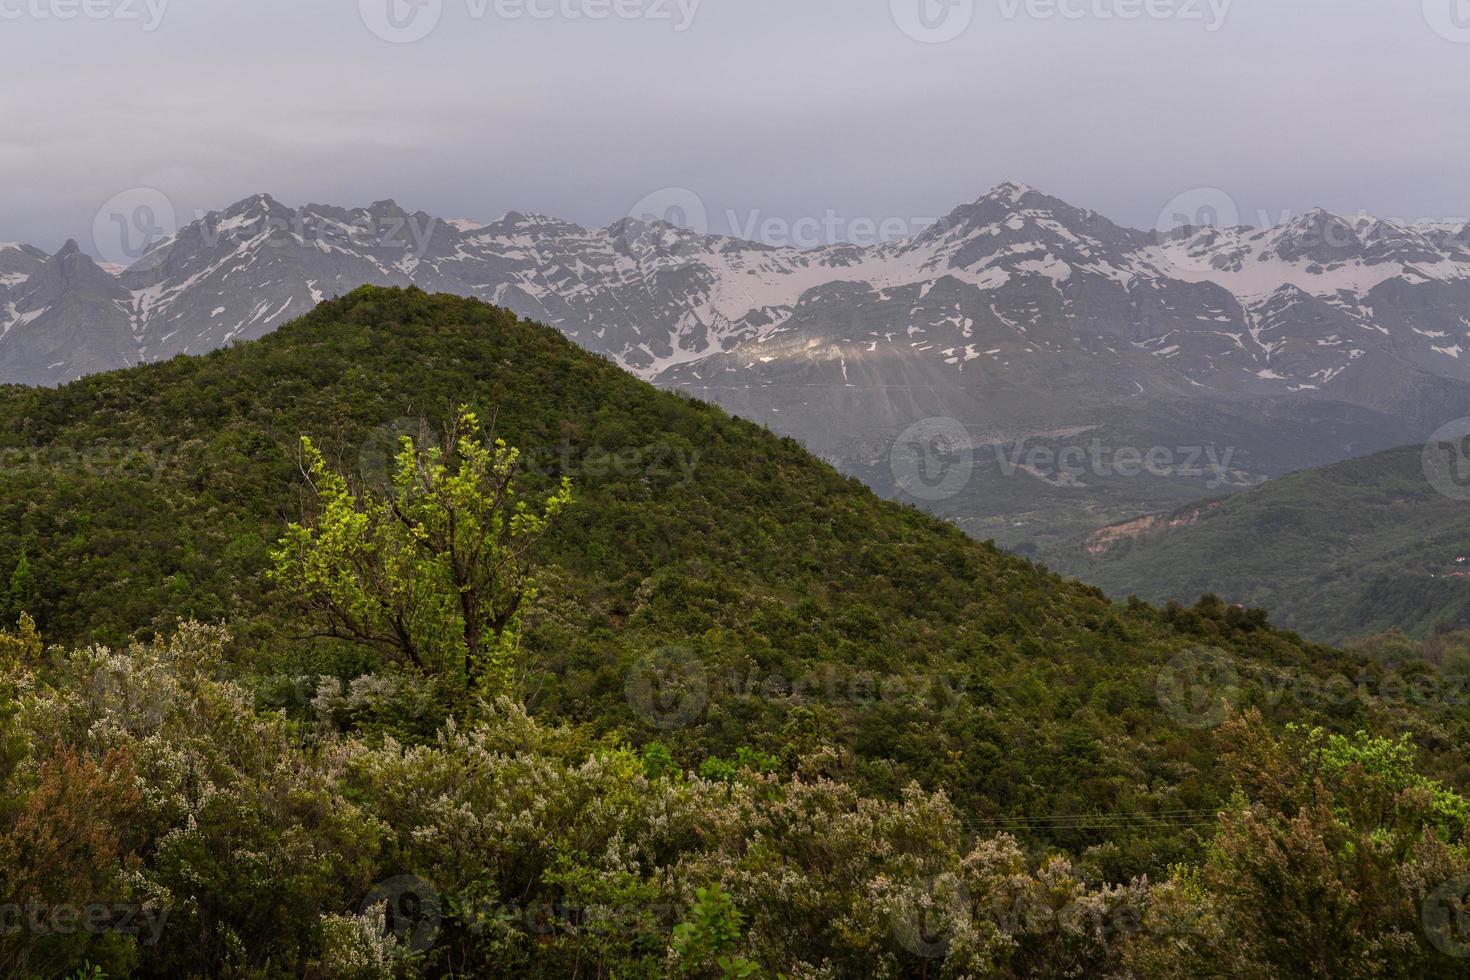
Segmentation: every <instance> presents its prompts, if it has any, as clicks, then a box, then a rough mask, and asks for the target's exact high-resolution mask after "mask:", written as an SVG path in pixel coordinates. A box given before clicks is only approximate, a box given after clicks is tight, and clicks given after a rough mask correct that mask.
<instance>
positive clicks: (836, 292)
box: [0, 181, 1470, 393]
mask: <svg viewBox="0 0 1470 980" xmlns="http://www.w3.org/2000/svg"><path fill="white" fill-rule="evenodd" d="M33 252H34V250H31V252H26V251H22V250H0V290H3V291H0V324H3V323H4V322H7V321H8V322H11V323H12V324H13V323H14V322H16V321H17V319H18V317H19V316H20V315H21V314H22V312H23V310H22V306H21V303H22V302H26V303H29V304H32V305H31V306H27V307H26V309H34V308H41V307H43V306H44V307H47V308H49V307H50V306H52V305H54V304H53V303H51V302H50V300H51V299H55V298H56V296H55V294H58V293H66V292H71V293H75V294H76V295H78V296H83V295H85V296H88V297H90V298H89V299H88V301H87V304H83V305H84V306H87V305H88V304H90V305H89V306H88V309H89V310H90V312H88V313H86V314H85V315H83V314H80V313H73V314H71V315H73V316H76V317H81V319H82V320H89V321H90V322H111V318H112V317H113V316H115V315H116V313H117V311H118V310H121V311H123V313H124V314H125V315H126V318H127V321H128V325H129V326H128V329H129V331H130V336H131V338H132V341H131V342H132V344H133V348H132V351H131V354H130V355H129V356H130V357H132V358H134V359H138V360H154V359H159V358H165V357H171V356H173V355H175V354H178V353H198V352H200V351H203V350H208V349H210V348H213V347H218V346H222V345H224V344H228V343H231V342H233V341H235V340H239V339H249V338H253V337H256V336H260V335H261V334H263V333H265V332H268V331H269V330H271V329H273V328H274V327H275V326H277V325H278V324H280V323H282V322H284V321H286V320H289V319H291V318H293V317H296V316H300V315H302V314H304V313H305V312H307V311H308V310H309V309H311V307H312V306H314V305H315V304H316V303H318V302H321V301H322V300H323V299H325V298H327V297H330V296H336V295H341V294H343V293H346V292H348V291H350V290H351V289H353V288H355V287H356V286H358V285H362V284H364V283H372V284H377V285H409V284H414V285H418V286H420V287H422V288H424V289H426V290H431V291H443V292H452V293H458V294H461V295H469V296H475V297H478V298H480V299H484V300H486V301H488V302H493V303H497V304H500V305H503V306H507V307H509V308H511V309H513V310H514V311H516V312H517V313H519V314H521V315H524V316H527V317H532V318H535V319H538V320H541V321H543V322H546V323H550V324H552V325H555V326H557V327H559V328H560V329H561V330H563V332H565V333H566V334H567V335H568V336H570V337H571V338H573V339H574V340H576V341H577V342H578V343H580V344H582V345H583V346H586V347H588V348H590V349H592V350H594V351H597V352H598V353H601V354H604V355H606V356H608V357H610V358H612V359H614V360H616V361H617V362H618V363H620V364H622V365H623V366H624V367H626V368H628V369H629V370H632V371H634V372H637V373H639V374H640V375H642V376H644V377H648V378H653V379H662V378H668V377H671V376H674V375H680V376H684V375H688V374H689V373H690V372H693V371H696V370H698V371H703V370H704V369H703V368H701V367H699V365H702V364H706V363H707V364H709V365H711V367H710V369H709V370H710V371H715V372H718V373H719V374H720V376H721V378H722V380H726V381H729V383H732V384H740V383H747V381H746V378H745V376H746V375H749V377H751V378H757V377H761V376H764V375H765V374H769V373H770V372H771V371H775V370H776V366H777V365H781V364H783V363H786V359H788V358H793V357H794V358H798V359H801V358H804V357H806V356H807V354H805V353H803V352H805V351H808V350H811V351H818V350H820V351H825V352H827V354H826V355H824V356H825V357H827V358H828V360H827V361H823V362H822V363H823V364H827V363H829V362H830V363H833V364H836V363H839V362H840V363H843V364H847V365H848V367H849V369H850V370H849V374H848V376H846V377H842V379H841V380H840V381H837V382H835V383H840V384H850V383H854V382H853V380H852V374H851V371H853V370H856V368H855V366H854V365H855V364H856V363H857V361H858V360H860V359H861V357H860V356H859V355H861V356H863V357H867V358H868V359H870V360H871V359H872V358H876V357H879V356H880V355H882V356H887V357H892V356H898V355H902V357H903V358H918V359H920V360H926V359H927V360H928V361H932V362H933V363H934V364H935V365H937V366H938V369H939V370H941V371H943V372H950V373H952V375H953V376H954V377H956V378H958V377H960V376H962V375H963V377H964V378H966V379H969V378H971V377H975V376H977V375H978V374H979V373H981V372H983V371H987V370H996V371H1005V370H1024V369H1025V365H1026V364H1027V363H1028V360H1034V359H1035V358H1039V357H1058V356H1066V354H1067V352H1076V353H1079V354H1081V355H1084V356H1086V357H1087V358H1089V359H1092V362H1093V363H1100V361H1099V360H1098V359H1116V360H1117V364H1118V370H1119V371H1122V372H1123V373H1125V374H1130V376H1131V381H1123V382H1119V383H1120V384H1121V385H1122V386H1123V387H1124V388H1125V389H1127V390H1132V391H1134V392H1137V391H1138V390H1140V387H1141V388H1142V389H1144V390H1151V389H1162V390H1171V389H1175V388H1177V389H1180V390H1186V391H1193V390H1196V389H1200V388H1205V389H1210V390H1212V391H1215V392H1220V393H1229V392H1234V391H1249V392H1255V393H1259V392H1262V391H1267V392H1269V391H1276V390H1297V389H1300V390H1310V389H1311V388H1312V387H1313V386H1315V387H1317V388H1320V387H1323V386H1324V385H1325V384H1327V383H1328V382H1331V381H1332V380H1333V379H1334V378H1336V377H1337V376H1338V374H1340V373H1343V372H1348V373H1349V374H1351V372H1352V371H1356V370H1359V368H1358V367H1357V366H1355V363H1356V362H1354V361H1353V360H1352V358H1354V357H1359V358H1363V359H1364V360H1363V363H1366V361H1367V360H1368V358H1367V355H1366V354H1362V353H1360V354H1359V355H1352V353H1351V352H1352V351H1360V352H1369V353H1371V352H1374V351H1379V352H1382V353H1384V354H1385V356H1390V357H1398V358H1400V359H1403V360H1405V361H1408V362H1412V363H1413V364H1414V366H1415V367H1414V369H1415V370H1425V371H1429V372H1430V373H1443V374H1446V375H1448V376H1452V377H1459V376H1460V374H1461V373H1464V372H1466V370H1467V368H1470V358H1465V362H1464V363H1463V364H1462V363H1461V362H1460V359H1459V358H1458V357H1456V356H1452V355H1451V354H1447V353H1444V352H1445V351H1455V350H1457V349H1460V348H1467V349H1470V319H1466V317H1467V315H1470V302H1467V301H1466V300H1465V299H1464V297H1465V294H1466V290H1467V289H1470V230H1467V229H1466V228H1465V226H1463V225H1442V226H1434V227H1427V226H1414V227H1406V226H1403V225H1400V224H1395V223H1393V222H1387V221H1380V220H1377V219H1371V218H1358V219H1354V220H1348V219H1345V218H1343V217H1341V216H1339V215H1336V214H1333V213H1331V212H1328V211H1325V210H1320V209H1319V210H1315V211H1311V212H1308V213H1306V214H1303V215H1301V216H1299V217H1297V218H1295V219H1293V220H1291V221H1288V222H1284V223H1283V224H1281V225H1280V226H1278V227H1275V228H1269V229H1263V230H1257V229H1252V228H1246V227H1235V228H1213V227H1201V228H1181V229H1176V230H1175V231H1173V232H1171V233H1168V234H1165V235H1162V236H1160V235H1157V234H1154V233H1147V232H1142V231H1137V230H1134V229H1129V228H1126V227H1122V226H1120V225H1117V224H1115V223H1114V222H1112V221H1110V220H1109V219H1107V218H1106V217H1103V216H1102V215H1099V214H1097V213H1096V212H1093V211H1090V210H1086V209H1083V208H1078V207H1075V206H1073V205H1071V204H1069V203H1067V202H1066V201H1063V200H1061V199H1059V198H1056V197H1052V196H1050V195H1048V194H1046V193H1044V192H1042V191H1040V190H1037V189H1036V188H1034V187H1030V186H1027V185H1025V184H1021V183H1018V182H1014V181H1006V182H1004V183H1002V184H1000V185H998V186H996V187H995V188H993V189H992V190H990V191H988V192H987V193H985V194H983V195H982V196H980V197H979V198H976V199H975V200H974V201H972V202H970V203H968V204H964V205H961V206H960V207H958V208H955V209H954V210H953V211H952V212H950V214H949V215H947V216H946V217H945V218H944V219H943V220H941V221H939V222H937V223H935V224H933V225H931V226H929V227H928V228H926V229H924V230H923V231H921V232H919V233H918V234H916V235H914V236H913V237H911V238H908V239H904V240H901V241H895V242H884V243H881V244H873V245H853V244H834V245H827V246H823V247H819V248H813V249H806V250H803V249H798V248H794V247H777V246H771V245H767V244H763V243H758V242H751V241H745V240H742V239H739V238H732V237H725V236H717V235H709V234H703V233H701V232H699V231H694V230H690V229H686V228H680V227H678V226H676V225H674V224H670V223H668V222H667V221H664V220H660V219H657V218H655V217H653V216H632V217H628V218H625V219H623V220H621V221H618V222H616V223H614V224H612V225H611V226H609V227H607V228H603V229H588V228H584V227H582V226H580V225H577V224H574V223H571V222H567V221H562V220H560V219H557V218H554V217H549V216H546V215H541V214H535V213H530V212H522V211H510V212H508V213H506V214H505V215H503V216H501V217H500V218H498V219H496V220H494V221H491V222H489V223H480V222H475V221H445V220H441V219H438V218H435V217H433V216H431V215H428V214H425V213H423V212H419V211H409V210H407V209H404V208H402V207H401V206H400V205H398V204H397V203H396V202H394V201H392V200H382V201H376V202H374V203H372V204H370V205H368V206H367V207H357V208H343V207H337V206H333V205H326V204H310V205H307V206H305V207H301V208H292V207H289V206H287V205H285V204H282V203H281V202H280V201H278V200H276V199H275V198H273V197H271V196H270V195H269V194H256V195H254V196H252V197H249V198H246V199H244V200H242V201H239V202H236V203H235V204H232V205H230V206H229V207H227V208H224V209H222V210H219V211H215V212H211V213H209V214H207V215H204V216H202V217H200V218H199V219H197V220H195V221H193V222H191V223H189V224H188V225H186V226H185V227H183V228H182V229H180V230H179V231H178V233H177V234H175V235H174V236H173V237H171V238H170V239H168V240H166V241H164V242H160V243H159V244H158V245H157V246H155V247H154V248H153V249H151V250H150V251H149V252H148V254H147V255H145V256H144V257H143V258H142V259H141V260H139V261H138V262H136V263H135V264H134V265H133V266H132V267H131V268H129V269H127V270H126V271H124V272H123V273H121V275H120V276H117V277H116V278H114V277H111V276H108V274H107V272H106V270H103V269H100V268H97V267H96V266H95V264H93V263H91V262H90V260H85V256H80V255H79V253H78V250H77V249H76V248H75V245H74V243H73V244H71V245H69V246H68V248H67V249H64V250H63V252H62V253H58V256H53V257H50V258H47V257H46V256H44V254H41V253H36V254H32V253H33ZM7 262H9V263H10V265H7V264H6V263H7ZM68 263H71V264H72V265H70V266H69V265H68ZM12 266H14V268H12ZM73 266H74V267H73ZM43 267H45V268H48V269H49V270H50V271H49V272H48V273H47V275H46V276H45V277H42V278H40V279H36V277H37V276H38V275H39V274H40V272H41V270H42V268H43ZM33 279H36V282H32V281H31V280H33ZM42 282H44V283H45V284H47V289H48V290H49V292H48V293H47V294H46V295H47V297H48V300H47V301H46V302H42V301H40V300H38V299H31V300H24V299H23V298H22V296H21V294H22V293H36V294H37V296H40V293H39V292H37V290H38V289H39V284H40V283H42ZM6 283H9V284H10V285H8V286H7V285H6ZM72 309H74V310H76V309H81V307H80V306H74V307H72ZM15 342H16V341H15V338H14V337H12V338H11V340H10V341H8V343H15ZM1462 342H1463V343H1462ZM845 345H852V349H851V350H849V349H848V347H847V346H845ZM3 346H4V345H3V344H0V355H3V354H4V351H3ZM780 352H784V353H780ZM834 352H838V353H834ZM885 352H886V353H885ZM839 355H840V356H839ZM813 356H814V355H813ZM833 357H836V358H837V360H836V361H832V360H831V358H833ZM3 360H4V359H3V356H0V361H3ZM16 363H25V364H27V365H31V366H34V365H35V364H36V363H37V358H36V357H21V358H19V360H18V361H17V362H16ZM70 367H71V366H69V367H68V370H70ZM44 368H45V365H44V364H42V365H41V369H40V370H39V373H38V374H24V373H22V374H21V375H15V374H12V375H11V377H10V378H5V377H0V380H31V381H34V380H54V378H55V377H58V376H60V375H61V374H63V373H64V372H58V373H57V374H56V375H48V374H47V373H46V372H45V370H44ZM885 370H886V369H885ZM1138 372H1142V373H1138ZM1334 372H1336V373H1334ZM726 375H733V376H732V377H726ZM1328 375H1330V376H1328ZM839 376H840V375H839ZM1324 379H1325V380H1324Z"/></svg>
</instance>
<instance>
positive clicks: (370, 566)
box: [271, 408, 571, 696]
mask: <svg viewBox="0 0 1470 980" xmlns="http://www.w3.org/2000/svg"><path fill="white" fill-rule="evenodd" d="M444 441H445V446H444V447H438V446H433V447H421V446H418V445H415V443H414V440H413V438H412V437H410V436H404V437H403V440H402V445H401V449H400V451H399V453H398V455H397V457H396V460H395V464H396V465H395V469H394V472H393V476H392V482H391V485H390V486H389V487H387V488H385V490H384V491H383V492H377V491H374V490H372V489H371V488H364V489H363V490H362V491H360V492H359V493H356V494H354V493H353V492H352V491H351V490H349V489H348V483H347V479H346V477H344V476H342V475H341V474H338V473H336V472H333V471H332V469H331V468H330V467H329V466H328V465H327V461H326V459H325V457H324V456H323V455H322V453H321V451H320V450H318V449H317V447H316V446H315V445H313V444H312V442H311V440H310V439H309V438H303V439H302V441H301V450H302V456H303V458H304V461H305V467H304V468H305V471H306V473H307V477H308V480H309V482H310V485H311V487H312V490H313V491H314V493H315V495H316V497H317V498H318V501H319V504H318V506H319V510H320V513H319V515H318V516H317V518H316V520H315V521H314V522H313V523H312V525H311V526H309V527H307V526H303V525H301V524H292V525H290V526H289V527H288V528H287V529H286V534H285V536H284V537H283V538H282V540H281V546H280V548H279V549H278V550H276V551H274V552H272V555H271V557H272V559H273V560H274V561H275V568H274V570H273V578H274V579H275V581H276V582H277V583H278V584H280V585H281V586H282V588H283V590H284V591H285V592H286V594H287V595H288V597H290V598H291V599H293V600H295V601H296V602H298V603H300V604H301V605H302V606H304V607H305V608H307V609H308V610H310V611H311V612H312V613H314V614H315V615H316V616H317V617H319V619H320V621H321V624H322V629H323V631H324V634H325V635H327V636H330V637H333V638H335V639H340V640H346V641H349V642H353V643H357V644H362V645H366V646H372V647H375V648H380V649H386V650H389V651H392V652H394V653H396V654H398V655H399V656H400V657H402V658H404V659H406V660H407V661H408V662H409V663H411V664H413V666H414V667H416V668H418V669H420V670H425V669H427V670H435V671H438V672H440V673H448V672H453V671H462V676H463V677H464V680H465V684H466V685H467V686H468V687H471V688H474V689H478V690H480V691H481V692H482V693H486V694H489V695H492V696H493V695H495V694H499V693H503V692H505V691H506V690H508V689H509V687H510V682H511V678H512V671H513V669H514V664H513V662H512V660H513V657H514V653H515V649H516V646H517V645H518V641H519V637H520V630H519V626H520V614H521V609H522V607H523V605H524V604H525V603H526V602H527V601H528V600H529V599H531V598H532V597H533V596H534V594H535V586H534V583H533V582H532V579H531V567H530V565H531V560H530V554H531V550H532V548H533V547H534V545H535V543H536V542H537V541H538V540H539V539H540V537H541V536H542V535H543V534H544V533H545V532H546V529H547V527H548V526H549V525H550V523H551V521H552V519H553V518H555V517H556V515H557V514H559V513H560V512H561V511H562V510H563V509H564V508H565V507H566V506H567V504H569V503H570V501H571V481H570V480H569V479H566V478H564V479H563V480H562V485H561V486H560V487H559V488H558V489H557V490H556V491H555V492H554V493H552V494H551V495H550V496H549V497H547V498H546V500H545V501H544V502H543V503H542V504H541V505H540V506H539V507H538V508H536V509H532V507H531V506H530V503H529V502H528V501H527V500H525V499H522V497H521V494H520V493H519V487H518V486H517V481H516V476H517V472H518V468H519V465H520V453H519V452H517V451H516V450H514V449H511V448H509V447H507V446H506V445H505V443H504V442H501V441H497V442H496V443H495V444H494V446H493V447H491V446H486V445H485V444H484V442H483V437H482V432H481V429H480V422H479V419H478V418H477V417H476V416H475V415H474V413H473V412H471V411H469V409H467V408H461V409H460V410H459V412H458V413H457V414H456V416H455V418H454V420H453V422H452V423H451V424H450V426H449V428H448V431H447V433H446V437H445V440H444Z"/></svg>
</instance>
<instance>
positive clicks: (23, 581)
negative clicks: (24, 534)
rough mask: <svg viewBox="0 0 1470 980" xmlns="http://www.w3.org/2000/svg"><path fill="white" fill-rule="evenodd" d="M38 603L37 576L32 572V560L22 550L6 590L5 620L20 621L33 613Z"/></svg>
mask: <svg viewBox="0 0 1470 980" xmlns="http://www.w3.org/2000/svg"><path fill="white" fill-rule="evenodd" d="M35 601H36V574H35V572H33V571H31V560H30V558H29V557H28V556H27V555H26V552H25V549H24V548H22V549H21V552H20V558H19V560H17V561H16V563H15V568H14V570H12V571H11V573H10V582H9V584H8V586H7V587H6V590H5V607H6V608H5V619H6V621H7V622H8V621H10V620H12V619H18V618H19V617H20V616H22V615H24V614H25V613H27V612H30V611H32V608H33V606H34V604H35Z"/></svg>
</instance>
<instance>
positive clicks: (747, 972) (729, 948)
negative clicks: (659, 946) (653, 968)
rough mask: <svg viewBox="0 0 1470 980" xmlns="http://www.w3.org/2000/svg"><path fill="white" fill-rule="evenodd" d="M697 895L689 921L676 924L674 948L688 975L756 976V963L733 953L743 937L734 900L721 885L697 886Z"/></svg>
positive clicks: (727, 977)
mask: <svg viewBox="0 0 1470 980" xmlns="http://www.w3.org/2000/svg"><path fill="white" fill-rule="evenodd" d="M694 896H695V901H694V907H693V908H692V909H690V911H689V920H688V921H687V922H682V923H680V924H679V925H677V926H675V927H674V950H675V951H676V952H677V953H678V954H679V960H680V963H681V964H683V965H684V967H685V968H686V970H687V971H688V973H689V975H692V976H708V975H711V973H714V975H717V976H720V977H723V978H724V980H734V978H736V977H753V976H756V975H757V974H758V973H759V968H758V967H757V966H756V964H755V963H752V962H751V961H750V960H748V959H746V958H745V957H743V956H740V955H738V954H736V953H735V952H734V950H735V948H736V947H737V946H739V945H740V944H741V942H742V940H743V939H744V935H743V932H742V929H741V925H742V918H741V915H740V910H739V909H737V908H736V907H735V900H734V899H733V898H731V897H730V896H729V894H728V893H726V892H725V890H724V889H723V888H721V887H720V886H719V885H718V884H715V885H711V886H709V887H708V888H699V889H696V890H695V893H694ZM711 967H713V970H711Z"/></svg>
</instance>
